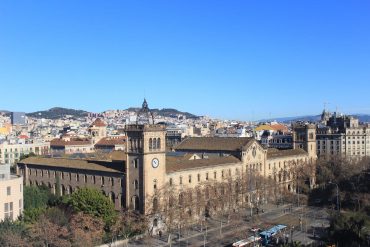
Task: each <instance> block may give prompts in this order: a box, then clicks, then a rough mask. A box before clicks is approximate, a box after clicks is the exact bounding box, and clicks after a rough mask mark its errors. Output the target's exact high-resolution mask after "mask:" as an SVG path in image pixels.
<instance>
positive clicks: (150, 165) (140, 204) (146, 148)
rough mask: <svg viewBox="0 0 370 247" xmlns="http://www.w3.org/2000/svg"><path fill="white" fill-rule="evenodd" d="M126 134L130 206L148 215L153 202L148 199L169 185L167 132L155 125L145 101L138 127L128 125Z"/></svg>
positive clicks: (128, 199)
mask: <svg viewBox="0 0 370 247" xmlns="http://www.w3.org/2000/svg"><path fill="white" fill-rule="evenodd" d="M143 115H144V116H143ZM145 116H147V117H145ZM125 132H126V135H127V149H126V150H127V151H126V152H127V162H126V164H127V167H126V171H127V180H126V181H127V189H126V192H127V195H126V206H127V207H128V208H131V209H134V210H138V211H140V212H141V213H144V214H146V213H147V212H148V207H149V205H147V204H148V203H150V202H149V201H148V202H147V201H146V200H148V199H150V198H152V197H153V195H154V194H155V192H156V190H158V189H160V188H161V187H162V186H163V185H164V184H165V175H166V129H165V126H164V125H159V124H154V121H153V115H152V114H151V113H150V111H149V108H148V104H147V103H146V100H144V103H143V108H142V109H141V110H140V112H139V113H138V118H137V122H136V124H131V125H127V126H126V128H125Z"/></svg>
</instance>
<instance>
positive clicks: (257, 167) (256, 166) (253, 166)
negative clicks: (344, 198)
mask: <svg viewBox="0 0 370 247" xmlns="http://www.w3.org/2000/svg"><path fill="white" fill-rule="evenodd" d="M249 169H250V170H260V171H262V164H261V163H260V164H250V166H249ZM246 172H248V165H246ZM226 175H228V176H229V177H230V176H231V169H229V170H228V171H227V174H226V172H225V170H222V171H221V178H225V176H226ZM235 175H236V176H239V175H240V170H239V168H235ZM196 179H197V182H198V183H199V182H201V181H202V177H201V174H200V173H198V174H197V177H196ZM204 179H205V181H208V180H209V179H210V175H209V172H206V173H205V178H204ZM213 179H217V171H214V172H213ZM173 183H174V182H173V178H170V180H169V184H170V186H172V185H173ZM188 183H189V184H191V183H192V175H188ZM179 184H180V185H182V184H183V176H180V177H179Z"/></svg>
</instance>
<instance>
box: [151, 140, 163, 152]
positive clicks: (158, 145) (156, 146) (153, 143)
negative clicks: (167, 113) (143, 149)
mask: <svg viewBox="0 0 370 247" xmlns="http://www.w3.org/2000/svg"><path fill="white" fill-rule="evenodd" d="M156 149H161V138H153V139H152V138H149V151H152V150H156Z"/></svg>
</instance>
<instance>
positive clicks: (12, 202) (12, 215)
mask: <svg viewBox="0 0 370 247" xmlns="http://www.w3.org/2000/svg"><path fill="white" fill-rule="evenodd" d="M22 211H23V178H22V177H21V176H16V175H11V174H10V165H0V221H2V220H4V219H6V218H7V219H10V220H16V219H17V218H18V216H20V215H22Z"/></svg>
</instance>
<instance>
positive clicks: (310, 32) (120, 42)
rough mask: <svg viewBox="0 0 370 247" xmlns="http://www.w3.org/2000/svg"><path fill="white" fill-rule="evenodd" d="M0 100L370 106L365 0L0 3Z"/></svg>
mask: <svg viewBox="0 0 370 247" xmlns="http://www.w3.org/2000/svg"><path fill="white" fill-rule="evenodd" d="M0 86H1V87H0V90H1V94H0V109H5V110H13V111H26V112H30V111H36V110H44V109H48V108H51V107H54V106H62V107H70V108H75V109H84V110H88V111H93V112H99V111H103V110H107V109H124V108H127V107H129V106H139V105H140V104H141V103H142V100H143V98H144V96H146V98H147V99H148V103H149V106H150V107H152V108H165V107H171V108H177V109H179V110H183V111H189V112H192V113H195V114H199V115H209V116H213V117H220V118H226V119H242V120H256V119H260V118H266V117H270V116H271V117H278V116H296V115H305V114H318V113H320V112H321V111H322V109H323V103H324V102H329V103H330V104H329V105H328V108H330V109H331V110H335V108H336V107H338V109H339V110H340V111H343V112H345V113H357V112H360V113H370V1H368V0H356V1H348V0H346V1H340V0H333V1H329V0H324V1H323V0H316V1H315V0H307V1H303V0H302V1H298V0H292V1H284V0H281V1H275V0H271V1H264V0H256V1H247V0H243V1H232V0H230V1H226V0H223V1H217V0H210V1H205V0H194V1H190V0H186V1H185V0H184V1H179V0H151V1H139V0H131V1H123V0H120V1H113V0H109V1H101V0H100V1H92V0H88V1H87V0H86V1H77V0H70V1H67V0H63V1H50V0H45V1H30V0H27V1H16V0H2V1H0Z"/></svg>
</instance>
